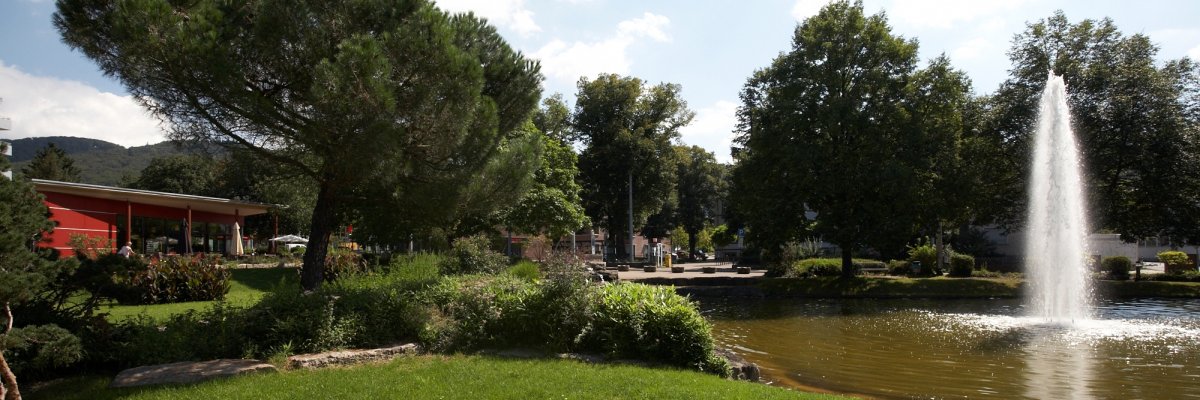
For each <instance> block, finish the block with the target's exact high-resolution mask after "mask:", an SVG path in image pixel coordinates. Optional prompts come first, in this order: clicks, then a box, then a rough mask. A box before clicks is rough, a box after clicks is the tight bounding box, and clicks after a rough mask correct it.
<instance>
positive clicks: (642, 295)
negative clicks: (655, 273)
mask: <svg viewBox="0 0 1200 400" xmlns="http://www.w3.org/2000/svg"><path fill="white" fill-rule="evenodd" d="M596 297H597V298H596V301H595V304H596V306H595V307H596V308H595V317H594V318H593V319H592V325H591V326H590V329H589V330H588V331H587V332H585V335H586V336H585V337H584V343H586V344H587V345H588V347H589V348H592V349H597V350H602V351H604V352H605V353H607V354H609V355H611V356H616V357H640V358H648V359H650V360H658V361H663V362H666V363H669V364H672V365H677V366H683V367H686V368H689V369H696V370H700V371H707V372H713V373H720V374H722V375H725V374H727V373H728V370H729V364H728V363H727V362H726V361H725V360H724V359H721V358H720V357H717V356H716V355H715V353H714V348H715V343H714V340H713V337H712V326H711V325H709V323H708V321H706V320H705V319H704V318H703V317H701V316H700V312H699V311H697V309H696V305H695V304H693V303H692V302H691V301H689V300H688V299H686V298H684V297H682V296H679V295H677V294H675V291H674V290H673V289H671V288H669V287H662V286H649V285H643V284H636V283H618V284H609V285H603V286H600V287H599V288H598V290H597V291H596Z"/></svg>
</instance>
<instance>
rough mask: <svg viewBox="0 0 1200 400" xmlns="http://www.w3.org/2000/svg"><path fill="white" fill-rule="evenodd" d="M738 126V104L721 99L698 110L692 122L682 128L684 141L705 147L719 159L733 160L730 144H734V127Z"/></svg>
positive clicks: (723, 160) (721, 160)
mask: <svg viewBox="0 0 1200 400" xmlns="http://www.w3.org/2000/svg"><path fill="white" fill-rule="evenodd" d="M736 126H737V104H734V103H733V102H730V101H725V100H721V101H718V102H716V103H713V105H711V106H708V107H704V108H701V109H699V110H697V111H696V118H695V119H693V120H692V123H691V124H688V126H685V127H683V129H681V132H680V133H681V136H682V137H683V142H684V143H686V144H689V145H696V146H700V147H703V148H705V149H706V150H708V151H711V152H713V153H715V154H716V156H717V161H718V162H723V163H728V162H732V160H733V157H731V156H730V155H729V146H731V145H732V144H733V129H734V127H736Z"/></svg>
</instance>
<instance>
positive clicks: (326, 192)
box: [300, 183, 337, 292]
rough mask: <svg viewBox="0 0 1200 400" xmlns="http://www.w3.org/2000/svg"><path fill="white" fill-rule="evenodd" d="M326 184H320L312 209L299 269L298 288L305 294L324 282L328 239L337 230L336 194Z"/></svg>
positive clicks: (319, 286)
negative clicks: (310, 226) (302, 264)
mask: <svg viewBox="0 0 1200 400" xmlns="http://www.w3.org/2000/svg"><path fill="white" fill-rule="evenodd" d="M330 186H331V185H329V184H328V183H322V184H321V188H320V189H319V191H318V192H317V204H316V205H315V206H314V207H313V214H312V228H311V230H310V231H309V236H308V246H307V249H305V251H304V266H303V267H301V269H300V288H301V290H303V291H305V292H312V291H316V290H317V289H320V288H321V282H322V281H323V280H324V271H325V256H326V255H327V254H328V253H329V238H330V236H331V235H332V234H333V230H334V229H335V228H337V226H336V225H337V209H336V205H337V199H336V196H337V194H336V193H335V189H334V188H332V187H330Z"/></svg>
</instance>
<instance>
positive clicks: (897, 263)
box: [887, 260, 912, 276]
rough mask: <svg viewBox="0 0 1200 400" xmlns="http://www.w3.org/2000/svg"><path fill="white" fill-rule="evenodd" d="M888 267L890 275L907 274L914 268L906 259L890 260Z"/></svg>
mask: <svg viewBox="0 0 1200 400" xmlns="http://www.w3.org/2000/svg"><path fill="white" fill-rule="evenodd" d="M887 269H888V275H892V276H906V275H908V274H909V273H910V272H912V268H911V267H909V264H908V261H905V260H892V261H888V263H887Z"/></svg>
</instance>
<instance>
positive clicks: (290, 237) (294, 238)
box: [271, 235, 308, 243]
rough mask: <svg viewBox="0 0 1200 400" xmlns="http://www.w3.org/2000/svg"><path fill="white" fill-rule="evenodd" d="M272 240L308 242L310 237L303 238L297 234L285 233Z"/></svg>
mask: <svg viewBox="0 0 1200 400" xmlns="http://www.w3.org/2000/svg"><path fill="white" fill-rule="evenodd" d="M271 241H272V242H279V243H308V239H305V238H302V237H299V236H296V235H283V236H280V237H277V238H274V239H271Z"/></svg>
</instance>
